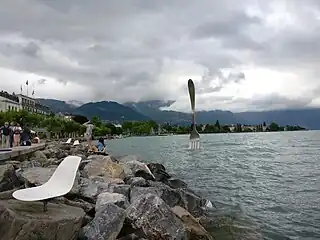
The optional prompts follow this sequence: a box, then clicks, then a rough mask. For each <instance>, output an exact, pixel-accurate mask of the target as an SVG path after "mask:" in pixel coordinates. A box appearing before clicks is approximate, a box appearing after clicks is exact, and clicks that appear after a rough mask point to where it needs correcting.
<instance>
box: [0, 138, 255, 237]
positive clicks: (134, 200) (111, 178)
mask: <svg viewBox="0 0 320 240" xmlns="http://www.w3.org/2000/svg"><path fill="white" fill-rule="evenodd" d="M68 155H77V156H80V157H82V162H81V165H80V167H79V171H78V174H77V177H76V180H75V183H74V186H73V188H72V190H71V191H70V193H68V194H67V195H65V196H63V197H59V198H55V199H52V200H51V201H50V202H49V204H48V211H47V212H43V211H42V207H43V204H42V203H41V202H21V201H17V200H14V199H12V197H11V195H12V192H13V191H14V190H16V189H19V188H24V187H30V186H38V185H41V184H43V183H45V182H46V181H47V180H48V179H49V178H50V176H51V175H52V174H53V172H54V171H55V168H56V167H57V165H59V163H60V162H61V161H62V160H63V159H64V157H66V156H68ZM211 207H212V205H211V203H210V202H209V201H207V200H206V199H204V198H203V197H201V196H200V195H199V194H197V193H195V192H194V191H193V190H191V189H189V188H188V186H187V184H186V183H185V182H183V181H181V180H179V179H177V178H174V177H172V176H170V174H168V173H167V171H166V169H165V167H164V166H163V165H161V164H158V163H143V162H141V161H140V160H139V159H137V157H135V156H124V157H113V156H101V155H89V154H88V153H87V149H86V147H85V145H83V144H80V145H78V146H70V145H64V144H59V143H57V142H50V143H48V144H47V146H46V149H45V150H43V151H37V152H35V153H33V154H32V155H31V156H29V157H28V158H27V157H26V158H25V159H20V161H18V160H11V161H7V162H5V163H4V164H2V165H0V232H1V233H2V234H1V235H0V240H11V239H15V240H29V239H42V240H76V239H78V240H82V239H83V240H85V239H87V240H100V239H101V240H102V239H110V240H111V239H119V240H129V239H159V240H160V239H164V240H170V239H181V240H184V239H191V240H197V239H203V240H207V239H210V240H211V239H215V238H214V236H215V235H214V233H213V232H212V231H211V230H210V231H211V232H210V231H208V230H209V228H211V227H212V224H213V223H212V222H213V221H214V220H213V219H209V218H208V217H207V214H206V212H207V211H208V208H211ZM209 225H210V226H211V227H209ZM211 229H212V228H211ZM232 239H234V238H232ZM237 239H249V238H237ZM250 239H258V238H250ZM259 239H260V238H259Z"/></svg>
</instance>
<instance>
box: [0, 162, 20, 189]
mask: <svg viewBox="0 0 320 240" xmlns="http://www.w3.org/2000/svg"><path fill="white" fill-rule="evenodd" d="M20 185H21V182H20V181H19V178H18V176H17V174H16V171H15V168H14V167H13V165H12V164H5V165H0V192H3V191H7V190H11V189H13V188H15V187H18V186H20Z"/></svg>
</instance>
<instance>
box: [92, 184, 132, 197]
mask: <svg viewBox="0 0 320 240" xmlns="http://www.w3.org/2000/svg"><path fill="white" fill-rule="evenodd" d="M98 192H99V193H101V192H110V193H119V194H122V195H124V196H125V197H126V198H127V199H129V198H130V185H127V184H114V183H111V184H108V185H107V186H105V185H104V186H103V185H99V186H98Z"/></svg>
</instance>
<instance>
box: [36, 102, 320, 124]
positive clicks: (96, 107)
mask: <svg viewBox="0 0 320 240" xmlns="http://www.w3.org/2000/svg"><path fill="white" fill-rule="evenodd" d="M39 100H40V101H41V102H42V103H43V104H45V105H47V106H49V107H50V108H51V109H52V110H53V111H54V112H62V113H70V114H81V115H84V116H86V117H88V118H91V117H93V116H99V117H100V118H101V119H103V120H109V121H123V120H128V121H143V120H151V119H152V120H155V121H156V122H158V123H165V122H170V123H172V124H183V125H185V124H190V119H191V117H190V114H189V113H183V112H178V111H165V110H160V108H162V107H167V106H170V105H171V104H172V103H173V102H174V101H167V102H163V101H160V100H153V101H141V102H127V103H124V104H120V103H117V102H112V101H101V102H90V103H84V104H81V103H80V102H79V101H69V102H65V101H61V100H56V99H39ZM216 120H219V122H220V123H221V124H236V123H241V124H260V123H262V122H264V121H265V122H267V123H271V122H272V121H275V122H277V123H278V124H280V125H300V126H302V127H306V128H308V129H320V109H319V108H306V109H286V110H274V111H262V112H241V113H233V112H230V111H223V110H211V111H199V112H198V113H197V123H198V124H206V123H215V121H216Z"/></svg>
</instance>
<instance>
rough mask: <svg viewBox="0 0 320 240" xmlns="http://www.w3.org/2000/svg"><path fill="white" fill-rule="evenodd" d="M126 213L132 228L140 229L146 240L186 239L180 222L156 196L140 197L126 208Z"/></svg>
mask: <svg viewBox="0 0 320 240" xmlns="http://www.w3.org/2000/svg"><path fill="white" fill-rule="evenodd" d="M126 213H127V219H128V220H129V221H130V222H131V225H132V227H133V228H134V229H140V230H141V231H142V232H143V233H144V234H145V235H146V238H147V239H166V240H171V239H172V240H184V239H188V233H187V230H186V228H185V227H184V225H183V223H182V221H181V220H180V219H179V218H177V217H176V215H175V214H174V213H173V212H172V211H171V209H170V207H169V206H168V205H167V204H166V203H165V202H164V201H163V200H162V199H161V198H159V197H158V196H157V195H154V194H147V195H143V196H140V198H138V199H137V200H136V201H135V202H134V203H132V204H131V205H130V206H129V207H128V209H127V211H126Z"/></svg>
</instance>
